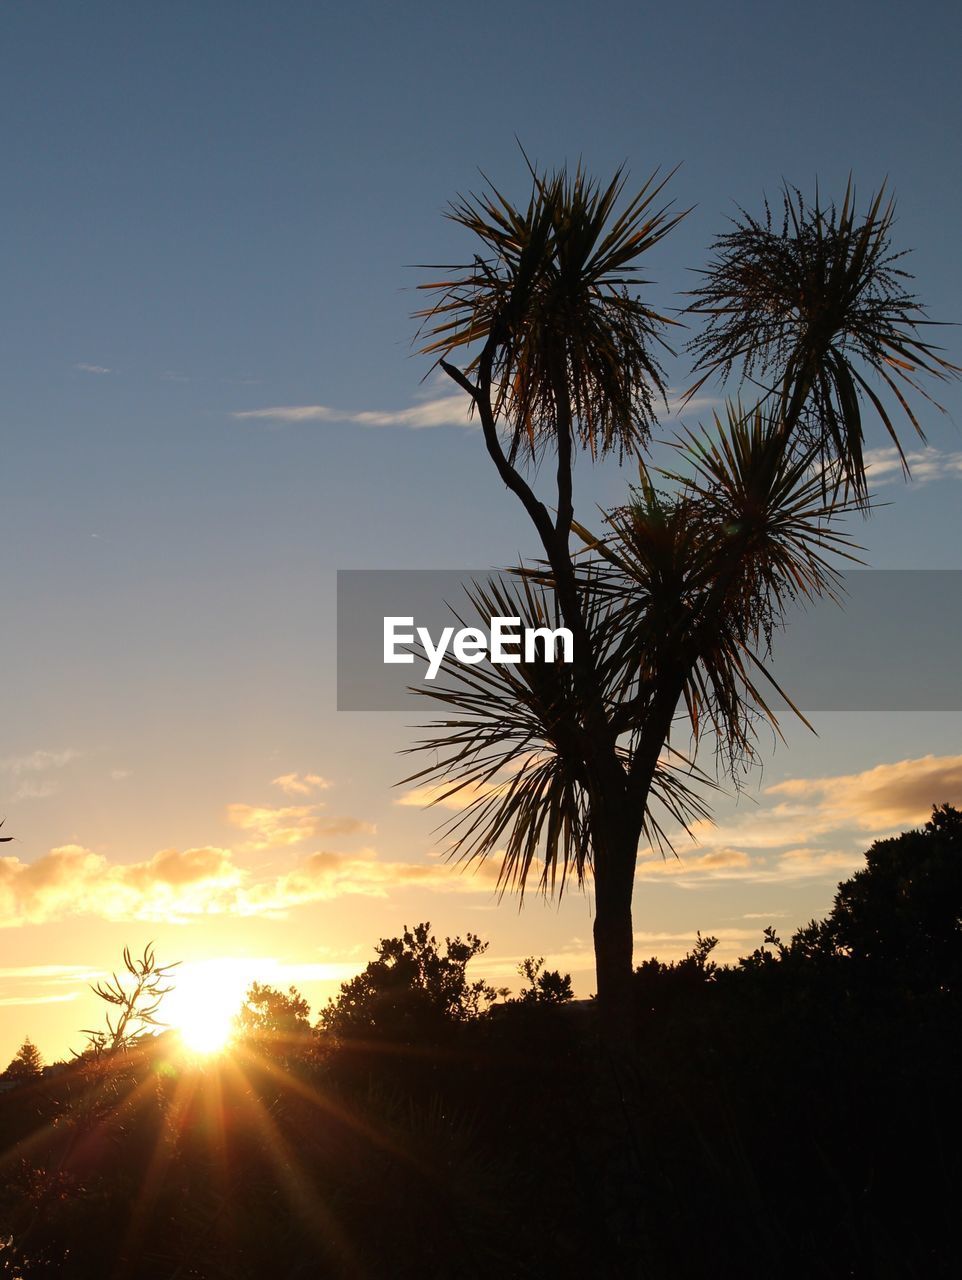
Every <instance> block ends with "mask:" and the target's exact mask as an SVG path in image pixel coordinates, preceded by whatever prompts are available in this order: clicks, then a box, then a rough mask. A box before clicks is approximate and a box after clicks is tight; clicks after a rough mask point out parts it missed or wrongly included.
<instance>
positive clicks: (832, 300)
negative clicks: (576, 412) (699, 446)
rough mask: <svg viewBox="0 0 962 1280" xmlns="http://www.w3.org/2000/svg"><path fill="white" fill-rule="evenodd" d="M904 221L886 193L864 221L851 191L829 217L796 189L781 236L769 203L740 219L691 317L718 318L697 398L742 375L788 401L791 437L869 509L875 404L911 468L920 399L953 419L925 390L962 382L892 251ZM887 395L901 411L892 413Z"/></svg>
mask: <svg viewBox="0 0 962 1280" xmlns="http://www.w3.org/2000/svg"><path fill="white" fill-rule="evenodd" d="M894 212H895V205H894V201H893V200H891V199H886V197H885V194H884V186H883V188H882V189H881V190H880V191H879V192H878V193H877V194H876V195H875V196H874V197H873V199H872V200H871V202H870V204H869V207H868V210H867V212H866V213H865V214H864V215H863V216H861V217H859V216H858V215H857V214H856V211H855V194H854V190H853V188H852V185H851V183H849V186H848V189H847V190H846V193H845V198H844V201H843V203H842V206H841V208H840V209H839V208H837V207H836V206H835V205H834V204H830V205H828V206H825V205H823V204H822V203H821V201H820V198H819V194H818V191H817V190H816V193H815V200H814V203H813V204H809V203H808V202H807V201H806V200H805V198H804V197H803V195H802V194H801V192H800V191H798V190H797V188H786V189H785V192H784V196H783V213H782V220H781V227H780V228H779V227H778V226H777V225H776V224H775V222H774V220H773V217H772V211H771V209H770V207H769V205H768V203H767V201H766V204H765V214H764V217H763V218H761V219H758V218H754V217H752V216H751V215H750V214H748V213H746V212H745V211H744V210H740V211H739V216H738V217H737V218H736V219H734V220H733V229H732V230H731V231H729V232H727V233H726V234H724V235H722V236H719V237H718V238H717V239H716V240H715V242H714V244H713V246H712V248H713V252H714V258H713V259H712V261H711V262H710V263H709V265H708V267H707V268H706V269H705V270H704V271H701V272H700V273H699V274H701V275H702V277H703V279H702V282H701V283H700V285H699V286H698V288H696V289H695V290H693V291H692V294H691V296H692V298H693V301H692V302H691V303H690V305H689V306H688V308H687V312H688V313H689V314H693V315H703V316H707V318H708V323H707V326H706V328H705V330H704V331H703V332H702V333H700V334H699V335H697V336H696V337H695V338H693V339H692V341H691V342H690V343H689V344H688V350H689V351H690V352H691V353H692V355H693V356H694V357H695V364H694V371H695V372H696V373H698V372H700V373H701V377H700V378H699V379H698V381H697V382H696V383H695V384H694V386H693V387H692V388H690V390H689V393H688V394H689V395H691V394H693V393H694V392H695V391H696V390H697V389H698V388H699V387H701V386H702V385H703V384H704V383H705V381H707V379H708V378H710V377H712V376H715V375H718V376H719V377H720V378H721V379H722V380H725V379H727V378H728V377H729V376H730V374H731V373H732V371H733V369H735V368H738V370H739V372H740V375H741V377H742V378H744V379H747V380H750V381H757V382H760V383H761V385H762V387H763V389H764V390H766V391H767V392H768V393H769V394H770V395H773V396H776V397H777V398H778V399H779V400H780V403H781V412H782V415H783V418H784V419H785V422H786V427H787V428H788V429H790V430H791V431H792V432H794V433H795V434H796V435H797V436H798V438H800V439H801V440H802V441H803V442H804V443H806V444H807V445H809V446H817V448H818V450H819V456H820V458H821V460H822V461H823V462H824V464H825V466H826V467H827V469H828V472H829V474H830V476H831V477H833V478H834V480H835V481H836V482H837V483H841V484H843V485H844V486H846V487H847V488H849V489H850V490H851V492H852V493H853V494H854V495H855V496H856V498H857V499H858V500H859V501H864V500H865V499H866V497H867V485H866V479H865V456H864V439H865V431H864V423H863V415H862V408H863V404H864V402H866V401H867V402H868V403H869V404H870V405H871V407H872V408H873V409H874V410H875V412H876V413H877V414H878V416H879V419H880V421H881V423H882V425H883V426H884V428H885V430H886V432H887V433H888V435H889V437H890V438H891V440H892V442H893V444H894V445H895V447H896V448H897V449H898V450H899V454H900V456H901V457H902V461H903V465H905V454H904V451H903V446H902V442H901V439H900V435H899V431H898V428H897V425H896V423H897V419H898V417H899V416H903V417H904V418H905V419H907V421H908V424H909V426H910V428H911V430H912V431H913V432H914V433H915V434H916V435H917V436H919V437H920V438H921V439H923V440H924V439H925V434H924V431H923V429H922V425H921V423H920V421H919V419H918V417H917V416H916V413H915V411H914V409H913V408H912V405H911V403H910V399H909V396H910V394H911V393H913V392H914V393H918V394H919V395H921V396H923V397H924V398H925V399H926V400H927V401H928V402H929V403H930V404H932V405H934V406H935V407H936V408H939V409H940V410H941V406H940V405H937V403H936V401H934V400H933V399H932V398H931V396H930V395H929V394H928V393H927V392H926V390H925V389H924V387H923V386H922V381H921V380H922V378H923V377H924V376H928V377H931V378H934V379H935V380H937V381H946V380H948V379H950V378H954V377H957V376H958V374H959V373H960V372H962V370H960V369H959V368H958V366H956V365H954V364H952V363H950V362H949V361H948V360H947V359H945V358H944V356H942V355H941V354H940V351H941V348H940V347H937V346H935V345H934V344H933V343H932V342H930V341H928V340H927V338H926V337H925V336H924V334H923V330H924V329H926V328H927V327H930V326H931V325H933V324H934V323H935V322H934V321H930V320H928V319H927V318H926V315H925V311H924V309H923V307H922V304H921V303H920V301H919V300H918V298H917V297H916V296H915V295H914V294H912V293H910V292H909V291H908V282H909V281H910V280H911V278H912V277H911V275H910V274H909V273H908V272H907V271H905V270H904V269H903V267H901V266H900V265H899V263H900V262H901V260H902V259H903V257H904V256H905V255H904V254H903V253H899V252H895V251H894V250H893V249H892V247H891V234H890V233H891V229H892V223H893V218H894ZM873 382H874V385H873ZM887 393H888V394H891V396H893V397H894V399H895V401H896V406H897V407H895V408H892V407H890V406H888V405H886V403H885V399H884V397H885V395H886V394H887ZM906 470H907V465H906Z"/></svg>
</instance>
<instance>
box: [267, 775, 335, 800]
mask: <svg viewBox="0 0 962 1280" xmlns="http://www.w3.org/2000/svg"><path fill="white" fill-rule="evenodd" d="M271 785H272V786H274V787H280V789H281V790H282V791H283V792H284V794H285V795H287V796H309V795H310V794H311V792H312V791H326V790H327V788H328V787H329V786H330V785H331V784H330V783H329V782H328V780H327V779H326V778H322V777H321V775H320V774H319V773H282V774H281V776H280V777H279V778H275V779H274V780H273V782H272V783H271Z"/></svg>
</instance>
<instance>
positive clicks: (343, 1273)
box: [0, 806, 962, 1280]
mask: <svg viewBox="0 0 962 1280" xmlns="http://www.w3.org/2000/svg"><path fill="white" fill-rule="evenodd" d="M960 868H962V814H960V813H959V812H958V811H957V810H954V809H951V808H948V807H946V806H943V807H941V808H939V809H937V810H936V811H935V812H934V814H933V817H932V820H931V821H930V822H929V823H927V824H926V825H925V827H924V828H922V829H921V830H919V831H911V832H907V833H905V834H903V835H901V836H898V837H896V838H894V839H891V840H883V841H879V842H878V843H876V844H875V845H873V846H872V848H871V849H870V850H869V852H868V854H867V858H866V864H865V867H864V869H863V870H861V871H859V872H857V873H856V874H855V875H854V876H853V877H852V878H851V879H849V880H847V881H846V882H845V883H844V884H842V885H840V886H839V890H838V894H837V896H836V900H835V904H834V907H833V909H832V911H831V912H830V914H829V915H828V917H827V918H826V919H825V920H823V921H817V922H813V923H812V924H811V925H808V926H806V927H805V928H803V929H801V930H799V931H798V932H797V933H796V934H795V935H794V936H793V937H792V938H790V939H789V940H787V941H782V940H781V939H780V938H779V937H778V936H777V934H776V933H775V932H774V930H773V929H771V928H769V929H767V930H766V931H765V935H764V939H763V941H762V943H761V945H760V946H759V947H758V948H757V950H756V951H755V952H753V953H752V954H751V955H749V956H746V957H745V958H744V959H743V960H742V961H741V962H740V963H739V964H738V965H736V966H734V967H725V966H721V965H719V964H717V963H716V962H715V960H714V954H715V946H716V942H715V939H714V938H712V937H704V938H702V937H700V938H699V940H698V942H697V944H696V946H695V947H694V949H693V950H692V952H691V953H690V954H689V955H688V956H687V957H685V958H684V959H682V960H680V961H677V962H675V963H672V964H665V963H662V962H659V961H657V960H650V961H647V962H646V963H644V964H642V965H640V966H639V967H638V969H637V970H636V971H635V977H634V996H635V1000H636V1004H637V1012H638V1018H637V1033H636V1054H635V1057H634V1064H633V1067H632V1070H631V1072H630V1073H629V1074H628V1075H627V1076H625V1077H623V1078H622V1080H621V1094H620V1101H619V1103H618V1105H617V1106H614V1107H613V1106H612V1099H611V1093H610V1091H609V1090H606V1089H604V1088H602V1087H600V1085H599V1080H600V1079H601V1078H602V1076H603V1072H604V1069H605V1061H606V1060H605V1056H604V1051H603V1049H601V1048H600V1046H599V1042H598V1039H597V1036H596V1029H597V1028H596V1021H595V1016H594V1007H593V1005H594V1002H587V1001H574V1002H572V1001H570V1000H567V999H566V995H567V989H568V984H567V981H566V979H565V976H564V975H561V974H558V973H550V972H547V971H545V969H544V966H543V963H542V962H541V961H539V960H538V959H537V958H535V957H532V958H531V959H529V960H528V961H527V962H525V964H524V965H523V966H522V967H523V970H524V976H525V978H526V991H525V992H524V993H523V994H522V996H521V997H520V998H519V999H515V1000H512V1001H507V1002H505V1001H498V1002H495V1003H493V1004H491V1003H490V1000H489V994H488V992H487V991H484V992H482V991H481V990H480V989H479V988H478V986H477V984H476V983H474V982H469V981H468V980H467V978H466V975H465V967H466V965H467V964H468V962H469V961H470V960H471V959H472V958H473V957H477V956H480V954H481V952H482V950H483V944H481V943H480V942H479V941H478V939H476V938H474V937H473V936H470V935H469V937H468V938H467V940H466V941H462V940H459V939H454V940H450V941H448V942H447V943H445V944H439V943H438V942H437V940H436V939H434V938H433V937H432V936H431V934H430V929H429V927H428V926H426V925H422V926H419V927H418V928H417V929H414V930H405V932H404V934H403V935H402V936H401V937H399V938H394V939H384V940H382V942H381V943H379V944H378V947H377V949H376V958H375V960H373V961H372V962H371V965H370V966H369V967H368V970H366V971H365V975H363V976H365V981H364V982H363V983H362V984H358V985H356V986H352V984H350V983H348V984H345V987H344V988H343V989H342V992H341V996H340V997H339V998H338V1000H335V1001H334V1002H332V1004H331V1005H330V1006H329V1007H328V1010H327V1011H326V1015H324V1016H322V1023H323V1024H326V1025H327V1026H328V1027H329V1030H328V1031H326V1032H324V1033H323V1034H321V1035H319V1036H318V1037H317V1042H318V1044H319V1045H324V1046H325V1048H324V1050H323V1051H321V1052H318V1053H316V1054H314V1056H312V1057H311V1058H310V1060H309V1061H308V1062H306V1063H305V1062H302V1063H300V1064H299V1066H298V1069H297V1070H296V1071H294V1072H292V1071H290V1070H288V1069H287V1068H286V1066H285V1064H284V1053H285V1046H286V1040H285V1038H284V1036H279V1037H277V1038H274V1037H273V1036H272V1035H266V1036H264V1037H261V1038H260V1040H258V1039H257V1037H256V1036H254V1037H253V1039H250V1040H249V1042H248V1044H247V1046H246V1047H242V1048H241V1049H240V1050H238V1051H237V1052H235V1054H233V1055H228V1056H225V1057H224V1058H223V1059H218V1060H212V1061H211V1063H210V1064H208V1065H207V1066H206V1067H197V1066H196V1065H195V1066H191V1067H188V1066H186V1065H185V1064H184V1061H183V1059H178V1057H177V1056H176V1053H174V1052H172V1051H171V1039H170V1037H168V1036H158V1037H154V1038H153V1039H151V1040H149V1041H143V1042H141V1043H140V1044H139V1045H134V1046H132V1047H131V1048H130V1049H129V1050H128V1052H126V1053H123V1052H117V1053H114V1054H105V1055H102V1056H101V1057H100V1058H98V1059H85V1060H80V1061H76V1062H74V1063H72V1064H70V1065H69V1066H67V1067H65V1068H64V1069H62V1070H61V1071H60V1072H58V1073H50V1072H49V1071H48V1073H47V1074H45V1075H44V1077H43V1078H42V1079H37V1080H34V1081H28V1082H26V1083H23V1084H21V1085H18V1086H17V1088H16V1089H11V1090H9V1091H8V1092H7V1093H5V1094H2V1095H0V1144H2V1150H3V1153H4V1154H3V1158H2V1164H0V1241H2V1242H3V1244H2V1247H0V1274H2V1275H7V1276H10V1277H20V1278H22V1280H34V1278H38V1280H39V1278H40V1277H44V1278H47V1277H50V1278H51V1280H52V1278H53V1277H58V1278H59V1277H64V1280H94V1278H95V1277H96V1278H97V1280H101V1278H102V1277H105V1276H109V1277H117V1278H118V1280H120V1278H122V1277H130V1278H134V1277H136V1280H161V1278H164V1280H168V1278H170V1280H172V1278H173V1277H194V1278H197V1280H255V1277H262V1276H265V1275H270V1276H272V1277H279V1278H282V1280H300V1278H301V1277H308V1276H310V1277H326V1276H331V1277H380V1276H392V1277H393V1276H399V1277H403V1276H417V1277H438V1278H441V1277H450V1276H458V1277H482V1276H484V1277H488V1276H491V1275H497V1276H504V1277H519V1278H528V1277H531V1278H535V1277H538V1278H540V1277H543V1276H548V1275H551V1276H559V1277H567V1276H572V1277H582V1276H584V1277H587V1276H592V1277H594V1276H603V1277H609V1276H610V1277H639V1278H640V1277H644V1278H645V1280H687V1278H688V1277H692V1278H694V1277H699V1278H701V1277H704V1276H706V1275H712V1276H721V1277H724V1276H729V1275H737V1276H739V1277H742V1276H744V1277H763V1276H764V1277H768V1276H771V1275H778V1276H784V1277H790V1278H795V1277H798V1278H799V1280H801V1278H802V1277H804V1278H805V1280H812V1278H817V1280H838V1278H840V1277H856V1278H864V1280H876V1278H879V1277H882V1278H886V1280H888V1278H891V1280H903V1278H904V1280H909V1278H910V1277H926V1280H928V1278H929V1277H932V1278H936V1280H940V1278H941V1277H950V1276H951V1277H954V1276H955V1275H957V1274H958V1272H959V1267H960V1262H962V1251H960V1246H959V1243H958V1232H957V1191H956V1189H957V1187H958V1185H959V1178H960V1176H962V1126H960V1124H959V1119H960V1115H959V1103H958V1081H957V1076H958V1062H959V1054H960V1050H962V1034H960V1027H962V1020H960V1013H962V1008H960V977H962V969H960V963H962V933H960V931H959V928H958V920H959V917H960V915H962V878H960ZM252 994H253V995H254V996H256V999H252V1000H250V1002H249V1008H250V1009H251V1011H252V1014H251V1017H252V1018H253V1028H254V1030H255V1031H256V1030H258V1029H259V1030H261V1031H264V1030H276V1029H278V1028H286V1029H287V1030H288V1031H289V1030H290V1029H291V1027H292V1026H293V1027H294V1028H296V1030H297V1033H298V1035H302V1034H303V1033H304V1023H305V1021H306V1017H307V1012H306V1009H305V1008H304V1005H303V1003H302V1000H301V998H300V997H299V996H298V995H297V993H296V992H288V993H281V992H277V991H273V990H272V989H271V988H263V987H260V988H257V990H256V991H254V992H253V993H252ZM339 1019H341V1021H338V1020H339ZM335 1026H338V1027H339V1028H340V1030H339V1032H338V1035H337V1036H335V1035H334V1028H335ZM358 1028H363V1029H364V1031H365V1034H366V1035H368V1037H370V1036H371V1035H372V1033H373V1035H374V1041H373V1042H372V1041H371V1040H370V1038H369V1039H368V1042H367V1053H366V1055H365V1056H364V1057H363V1058H358V1056H357V1055H356V1053H355V1052H354V1051H353V1049H352V1044H351V1042H349V1041H348V1040H347V1039H346V1038H345V1039H344V1040H343V1041H342V1040H341V1038H340V1036H341V1033H342V1032H347V1031H348V1030H350V1031H354V1030H356V1029H358ZM626 1138H627V1139H628V1147H629V1148H630V1151H629V1157H630V1158H629V1159H628V1161H627V1163H626V1162H625V1146H626Z"/></svg>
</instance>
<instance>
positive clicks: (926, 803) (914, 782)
mask: <svg viewBox="0 0 962 1280" xmlns="http://www.w3.org/2000/svg"><path fill="white" fill-rule="evenodd" d="M765 794H766V795H771V796H778V797H781V798H782V799H783V800H784V801H785V802H787V804H788V805H790V806H791V807H792V812H793V813H794V815H796V816H797V817H798V818H805V819H810V820H812V821H814V823H815V824H816V825H817V827H818V828H819V829H821V830H825V829H831V828H835V827H842V826H855V827H859V828H860V829H862V830H864V831H873V832H878V833H880V834H881V833H883V832H885V831H891V830H892V829H893V828H896V827H902V826H909V825H913V824H917V823H921V822H924V821H925V820H926V819H927V818H928V817H929V816H930V814H931V812H932V806H933V805H934V804H942V803H944V802H946V801H947V802H948V803H950V804H962V755H957V756H921V757H919V758H918V759H915V760H898V761H896V762H895V763H894V764H880V765H876V766H875V768H874V769H865V770H863V771H862V772H861V773H848V774H839V775H836V776H835V777H826V778H792V779H790V780H789V781H787V782H778V783H776V784H775V785H774V786H770V787H766V789H765ZM799 825H802V824H801V823H800V824H799Z"/></svg>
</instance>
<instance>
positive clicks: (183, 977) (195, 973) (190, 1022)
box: [163, 960, 248, 1057]
mask: <svg viewBox="0 0 962 1280" xmlns="http://www.w3.org/2000/svg"><path fill="white" fill-rule="evenodd" d="M247 984H248V978H247V973H246V966H244V965H239V964H237V963H236V962H232V961H227V960H224V961H221V960H209V961H199V962H198V963H196V964H190V965H184V967H183V969H182V970H181V971H180V973H179V974H178V977H177V986H176V987H175V989H174V990H173V991H172V992H171V993H170V996H169V997H168V1000H167V1001H166V1002H165V1005H164V1012H163V1017H164V1021H165V1022H166V1023H167V1025H168V1026H170V1027H171V1028H172V1029H173V1030H174V1031H176V1032H177V1035H178V1036H179V1038H180V1041H181V1043H182V1044H183V1046H184V1048H185V1049H187V1050H188V1051H189V1052H190V1053H192V1054H196V1055H199V1056H202V1057H208V1056H210V1055H211V1054H216V1053H222V1052H223V1051H224V1050H225V1049H226V1048H227V1046H228V1045H229V1044H230V1041H231V1037H232V1036H233V1032H234V1018H235V1016H236V1014H237V1011H238V1009H239V1008H240V1006H241V1004H242V1002H243V999H244V993H245V991H246V989H247Z"/></svg>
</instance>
